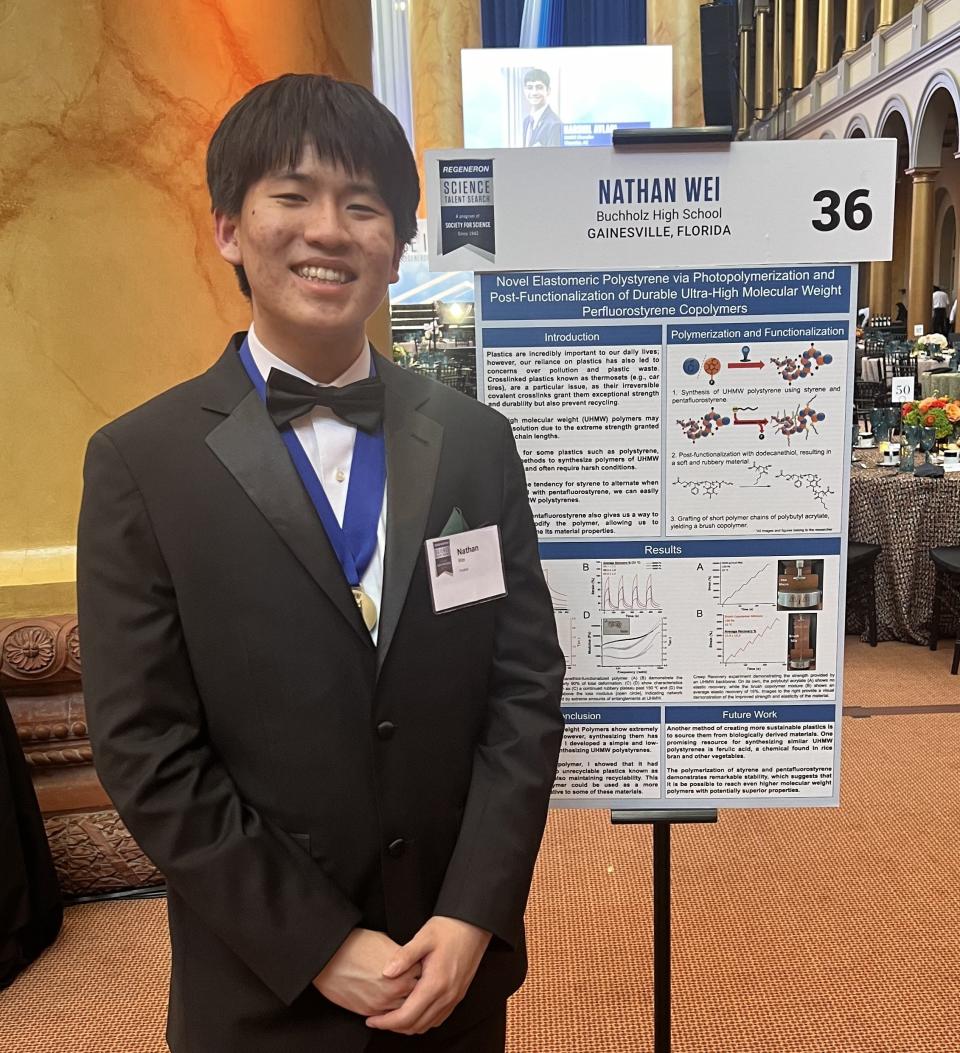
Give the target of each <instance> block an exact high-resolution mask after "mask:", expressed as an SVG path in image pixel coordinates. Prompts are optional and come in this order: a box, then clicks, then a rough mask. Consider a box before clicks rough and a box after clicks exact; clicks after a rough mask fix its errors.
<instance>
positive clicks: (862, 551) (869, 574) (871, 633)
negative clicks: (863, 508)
mask: <svg viewBox="0 0 960 1053" xmlns="http://www.w3.org/2000/svg"><path fill="white" fill-rule="evenodd" d="M882 551H883V549H882V548H881V547H880V546H879V545H864V544H862V543H861V542H859V541H851V542H849V544H848V545H847V604H848V605H849V604H850V603H851V601H852V602H853V603H855V604H856V606H857V607H858V608H859V611H860V613H861V614H863V615H864V617H865V618H866V620H867V639H868V641H869V643H870V646H871V647H876V646H877V591H876V586H875V582H874V573H875V570H876V563H877V556H879V555H880V553H881V552H882ZM958 552H960V549H958Z"/></svg>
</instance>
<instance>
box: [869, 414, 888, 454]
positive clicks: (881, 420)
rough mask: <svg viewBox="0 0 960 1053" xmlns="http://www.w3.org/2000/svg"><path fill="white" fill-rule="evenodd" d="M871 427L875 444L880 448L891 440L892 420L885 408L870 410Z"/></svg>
mask: <svg viewBox="0 0 960 1053" xmlns="http://www.w3.org/2000/svg"><path fill="white" fill-rule="evenodd" d="M870 426H871V428H872V429H873V439H874V442H876V444H877V445H878V446H879V445H880V443H881V442H886V441H887V439H889V438H890V418H889V415H888V413H887V411H886V409H884V408H880V409H872V410H870Z"/></svg>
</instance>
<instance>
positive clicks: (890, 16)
mask: <svg viewBox="0 0 960 1053" xmlns="http://www.w3.org/2000/svg"><path fill="white" fill-rule="evenodd" d="M878 16H879V17H878V18H877V29H882V28H883V27H884V26H892V25H893V23H894V22H896V20H897V0H879V12H878Z"/></svg>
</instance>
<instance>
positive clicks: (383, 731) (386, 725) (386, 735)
mask: <svg viewBox="0 0 960 1053" xmlns="http://www.w3.org/2000/svg"><path fill="white" fill-rule="evenodd" d="M396 730H397V725H396V724H394V723H392V722H391V721H389V720H381V721H380V723H379V724H378V725H377V738H378V739H383V740H384V741H386V740H387V739H392V738H393V733H394V732H395V731H396Z"/></svg>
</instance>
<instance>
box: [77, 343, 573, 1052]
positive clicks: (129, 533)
mask: <svg viewBox="0 0 960 1053" xmlns="http://www.w3.org/2000/svg"><path fill="white" fill-rule="evenodd" d="M242 335H243V334H238V336H235V337H234V338H233V340H232V341H231V343H230V344H229V345H228V347H227V349H226V351H225V352H224V354H223V356H222V357H221V358H220V359H219V361H217V363H216V364H215V365H214V366H213V367H212V368H211V369H210V370H209V371H208V372H206V373H205V374H203V375H202V376H200V377H197V378H195V379H194V380H191V381H189V382H187V383H185V384H182V385H180V386H178V387H176V388H173V389H172V390H171V391H168V392H166V393H165V394H163V395H161V396H159V397H158V398H156V399H154V400H153V401H151V402H149V403H147V404H146V405H144V406H141V407H140V408H139V409H137V410H134V411H133V412H132V413H129V414H127V415H126V416H124V417H121V418H120V419H119V420H116V421H114V422H113V423H112V424H109V425H108V426H106V427H105V428H103V429H102V430H101V431H99V432H98V433H97V434H96V435H94V436H93V438H92V439H91V441H90V445H89V448H88V451H87V459H86V465H85V488H84V497H83V506H82V510H81V515H80V526H79V537H78V573H77V578H78V590H79V610H80V619H81V633H82V639H83V652H84V691H85V698H86V704H87V711H88V714H89V725H90V736H91V739H92V741H93V745H94V750H95V756H96V763H97V770H98V772H99V774H100V776H101V778H102V780H103V783H104V785H105V787H106V788H107V790H108V791H109V793H110V794H111V796H112V798H113V800H114V802H115V803H116V806H117V809H118V811H119V813H120V815H121V816H122V818H123V819H124V821H125V822H126V823H127V825H128V826H129V828H130V830H131V832H132V833H133V835H134V837H135V838H136V839H137V840H138V842H139V843H140V844H141V845H142V847H143V849H144V850H145V851H146V853H147V854H148V855H149V856H150V857H151V858H152V859H153V860H154V861H155V862H156V864H157V865H158V866H159V867H160V868H161V870H162V871H163V872H164V874H165V875H166V878H167V882H168V888H169V915H170V931H171V942H172V952H173V962H172V978H171V994H170V1012H169V1020H168V1029H167V1035H168V1041H169V1043H170V1046H171V1048H172V1049H173V1050H175V1051H177V1053H247V1051H249V1053H272V1051H276V1053H300V1051H303V1053H306V1051H308V1050H309V1051H310V1053H318V1051H319V1050H336V1051H338V1053H339V1051H344V1053H349V1051H353V1050H363V1049H365V1048H366V1044H367V1041H368V1039H369V1036H370V1034H371V1033H370V1031H369V1029H367V1028H366V1026H365V1025H364V1022H363V1020H362V1018H360V1017H357V1016H354V1015H353V1014H350V1013H347V1012H345V1011H343V1010H341V1009H339V1008H338V1007H336V1006H333V1005H332V1004H331V1003H329V1002H327V1001H326V999H324V998H323V997H322V996H321V995H320V994H318V993H317V992H316V991H315V989H313V988H312V986H311V981H312V979H313V978H314V977H315V976H316V975H317V973H319V972H320V970H321V968H322V967H323V965H324V964H325V963H326V962H327V960H328V959H329V958H330V956H331V955H332V954H333V953H334V951H335V950H336V949H337V948H338V947H339V945H340V944H341V943H342V941H343V939H344V938H345V937H346V935H347V933H348V932H349V931H350V930H351V929H352V928H354V927H355V926H358V925H359V926H364V927H367V928H373V929H379V930H382V931H385V932H387V933H389V934H390V936H391V937H392V938H393V939H395V940H397V941H398V942H404V941H406V940H408V939H409V938H410V937H411V936H412V935H413V934H414V933H415V932H416V931H417V929H418V928H419V927H420V926H421V925H422V924H423V922H424V921H426V920H427V918H429V917H430V916H431V915H433V914H444V915H448V916H451V917H455V918H462V919H464V920H466V921H469V922H472V923H473V924H475V925H479V926H481V927H482V928H485V929H488V930H490V931H492V932H493V933H494V939H493V940H492V941H491V945H490V949H489V950H488V952H487V954H486V956H485V958H484V961H483V962H482V964H481V967H480V970H479V972H478V974H477V978H476V980H475V981H474V984H473V985H472V987H471V989H470V991H469V992H468V995H467V997H466V998H465V1000H464V1002H463V1003H462V1004H461V1006H460V1007H459V1008H458V1009H457V1010H456V1012H455V1014H454V1016H453V1017H451V1021H450V1023H451V1025H462V1024H463V1023H464V1022H465V1021H466V1020H468V1019H469V1018H471V1017H473V1016H475V1017H477V1018H479V1017H481V1016H483V1015H485V1014H487V1013H489V1012H490V1011H491V1010H492V1009H493V1008H495V1007H496V1006H497V1005H498V1004H500V1003H502V1000H503V999H504V998H505V997H506V996H507V995H508V994H509V993H510V992H512V991H513V990H515V989H516V988H517V987H518V986H519V984H520V983H521V982H522V980H523V976H524V972H525V965H526V959H525V952H524V943H523V911H524V906H525V902H526V897H527V893H528V889H529V884H530V879H531V874H532V869H533V864H534V860H535V857H536V853H537V849H538V847H539V842H540V838H541V834H542V830H543V824H544V820H545V814H546V808H547V801H548V796H549V792H550V787H551V784H552V781H553V776H554V771H555V765H556V758H557V753H558V750H559V745H560V738H561V734H562V719H561V715H560V710H559V695H560V686H561V680H562V675H563V668H564V663H563V658H562V654H561V652H560V650H559V648H558V645H557V639H556V629H555V623H554V618H553V613H552V609H551V604H550V600H549V596H548V592H547V589H546V587H545V585H544V581H543V576H542V573H541V569H540V563H539V560H538V556H537V539H536V534H535V530H534V525H533V520H532V517H531V514H530V510H529V506H528V503H527V497H526V489H525V484H524V477H523V469H522V465H521V463H520V460H519V457H518V455H517V452H516V448H515V445H514V442H513V438H512V435H511V432H510V428H509V425H508V423H507V422H506V420H505V419H504V418H503V417H501V416H500V415H499V414H497V413H495V412H493V411H492V410H490V409H489V408H488V407H485V406H483V405H481V404H480V403H477V402H475V401H474V400H472V399H469V398H467V397H465V396H463V395H460V394H458V393H457V392H454V391H451V390H450V389H448V388H445V387H443V386H441V385H439V384H436V383H434V382H432V381H429V380H426V379H423V378H421V377H419V376H417V375H415V374H412V373H408V372H406V371H404V370H401V369H399V368H397V367H396V366H394V365H393V364H392V363H390V362H387V361H385V360H384V359H380V358H378V359H377V368H378V372H379V373H380V375H381V377H382V378H383V381H384V383H385V385H386V408H385V416H384V430H385V437H386V449H387V479H388V481H387V493H388V497H387V537H386V553H385V570H384V575H385V576H384V594H383V602H382V612H381V621H380V633H379V643H378V645H377V646H376V647H375V646H374V645H373V643H372V642H371V639H370V635H369V633H368V632H367V631H366V630H365V628H364V626H363V624H362V621H361V620H360V615H359V612H358V611H357V608H356V604H355V603H354V600H353V597H352V595H351V593H350V590H349V588H348V586H347V584H346V581H345V579H344V577H343V574H342V572H341V570H340V567H339V564H338V563H337V561H336V557H335V556H334V554H333V552H332V549H331V548H330V545H329V543H328V541H327V539H326V536H325V534H324V532H323V529H322V527H321V525H320V522H319V520H318V518H317V515H316V512H315V511H314V508H313V506H312V505H311V503H310V501H309V498H308V497H307V495H306V492H305V491H304V488H303V486H302V484H301V482H300V479H299V477H298V476H297V474H296V471H295V469H294V468H293V465H292V463H291V461H290V459H289V456H288V454H287V451H286V449H285V447H284V446H283V443H282V441H281V439H280V436H279V434H278V432H277V430H276V429H275V427H274V426H273V424H272V423H271V421H270V418H269V417H268V416H267V413H266V410H265V408H264V406H263V403H262V402H261V400H260V398H259V397H258V395H257V394H256V392H255V391H254V390H253V387H252V385H251V383H250V381H249V378H248V377H247V375H246V373H245V372H244V369H243V367H242V365H241V363H240V361H239V358H238V356H237V349H238V347H239V346H240V341H241V340H242ZM454 507H459V508H460V509H462V512H463V517H464V518H465V520H466V522H467V523H468V524H469V525H470V526H471V527H479V526H483V525H486V524H489V523H497V524H499V526H500V530H501V537H502V545H503V557H504V568H505V577H506V583H507V588H508V595H507V596H506V597H505V598H503V599H498V600H495V601H492V602H487V603H482V604H479V605H477V606H474V607H469V608H465V609H461V610H458V611H454V612H451V613H447V614H442V615H436V614H434V613H433V610H432V607H431V602H430V593H429V585H428V581H427V575H426V570H425V559H424V552H423V544H424V540H425V539H427V538H431V537H435V536H437V535H438V534H440V533H441V532H442V531H443V529H444V526H445V524H446V523H447V521H448V519H449V517H450V515H451V511H452V509H453V508H454Z"/></svg>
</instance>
